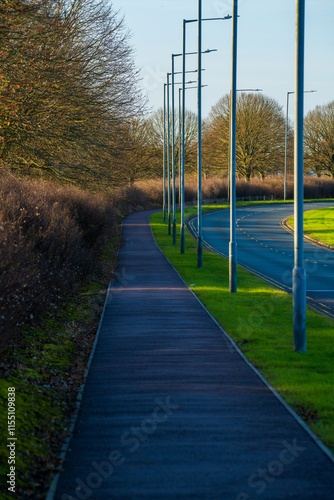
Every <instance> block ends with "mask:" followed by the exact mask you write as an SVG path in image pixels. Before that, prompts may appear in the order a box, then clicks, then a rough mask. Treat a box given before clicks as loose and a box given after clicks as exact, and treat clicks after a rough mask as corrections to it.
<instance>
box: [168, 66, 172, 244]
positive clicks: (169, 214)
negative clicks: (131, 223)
mask: <svg viewBox="0 0 334 500" xmlns="http://www.w3.org/2000/svg"><path fill="white" fill-rule="evenodd" d="M169 76H170V73H167V165H168V167H167V177H168V190H167V193H168V196H167V197H168V202H167V203H168V234H169V236H170V235H171V234H172V232H171V213H170V123H169V122H170V118H169Z"/></svg>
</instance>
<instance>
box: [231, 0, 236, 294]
mask: <svg viewBox="0 0 334 500" xmlns="http://www.w3.org/2000/svg"><path fill="white" fill-rule="evenodd" d="M237 29H238V0H233V13H232V81H231V106H230V244H229V289H230V292H231V293H235V292H236V291H237V241H236V110H237Z"/></svg>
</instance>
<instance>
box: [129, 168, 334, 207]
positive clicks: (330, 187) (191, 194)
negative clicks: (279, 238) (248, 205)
mask: <svg viewBox="0 0 334 500" xmlns="http://www.w3.org/2000/svg"><path fill="white" fill-rule="evenodd" d="M134 186H135V188H136V189H138V190H140V191H141V192H142V193H144V194H145V196H146V197H147V199H148V201H149V202H151V203H153V204H156V205H161V204H162V192H163V183H162V180H161V179H158V180H148V181H140V182H136V183H135V184H134ZM175 188H176V189H175V192H176V200H178V199H179V178H178V177H176V179H175ZM236 188H237V197H238V198H249V197H251V198H256V197H259V198H263V196H265V197H266V199H271V198H273V199H274V200H282V199H283V198H284V179H283V177H282V176H278V175H277V176H272V177H267V178H265V179H260V178H252V179H250V180H249V181H247V180H246V179H237V182H236ZM304 193H305V199H315V198H332V197H334V179H330V178H329V177H320V178H314V177H310V176H306V177H305V179H304ZM227 198H228V180H227V178H218V177H208V178H206V179H203V180H202V199H203V200H216V199H225V200H226V199H227ZM287 198H288V199H293V176H291V175H290V176H288V179H287ZM196 199H197V179H196V177H193V176H187V177H186V179H185V201H186V202H195V201H196ZM166 200H167V188H166Z"/></svg>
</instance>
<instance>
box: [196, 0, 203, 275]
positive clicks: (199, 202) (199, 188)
mask: <svg viewBox="0 0 334 500" xmlns="http://www.w3.org/2000/svg"><path fill="white" fill-rule="evenodd" d="M197 41H198V49H197V57H198V68H197V69H198V72H197V85H198V89H197V92H198V94H197V118H198V132H197V147H198V150H197V192H198V195H197V267H199V268H202V267H203V238H202V0H198V39H197Z"/></svg>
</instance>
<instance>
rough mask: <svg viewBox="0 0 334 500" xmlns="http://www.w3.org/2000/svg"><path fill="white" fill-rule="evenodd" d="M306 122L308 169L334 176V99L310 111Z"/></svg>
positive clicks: (310, 171) (305, 136)
mask: <svg viewBox="0 0 334 500" xmlns="http://www.w3.org/2000/svg"><path fill="white" fill-rule="evenodd" d="M304 123H305V132H304V140H305V166H306V169H307V171H308V172H309V173H312V174H316V175H317V176H318V177H320V176H321V175H329V176H330V177H334V101H332V102H329V103H328V104H324V105H323V106H317V107H316V108H315V109H314V110H313V111H310V112H309V113H308V114H307V116H306V118H305V122H304Z"/></svg>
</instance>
